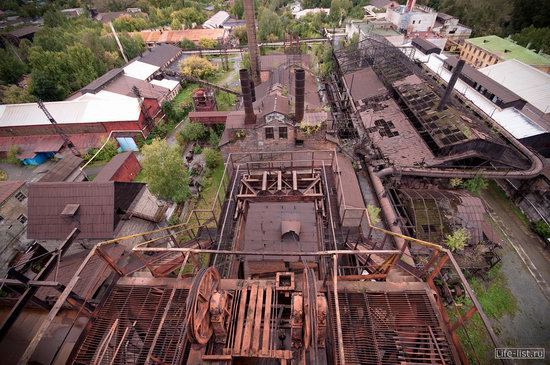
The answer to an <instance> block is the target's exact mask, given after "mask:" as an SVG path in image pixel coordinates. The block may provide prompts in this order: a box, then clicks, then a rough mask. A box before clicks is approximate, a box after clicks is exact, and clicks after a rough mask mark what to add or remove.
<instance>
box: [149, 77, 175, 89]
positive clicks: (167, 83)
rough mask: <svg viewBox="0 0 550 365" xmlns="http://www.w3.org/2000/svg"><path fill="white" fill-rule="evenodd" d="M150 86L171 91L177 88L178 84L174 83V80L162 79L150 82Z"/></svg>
mask: <svg viewBox="0 0 550 365" xmlns="http://www.w3.org/2000/svg"><path fill="white" fill-rule="evenodd" d="M150 84H153V85H157V86H160V87H163V88H165V89H168V90H170V91H172V90H174V89H175V88H176V87H178V85H179V84H180V83H179V81H176V80H169V79H162V80H151V82H150Z"/></svg>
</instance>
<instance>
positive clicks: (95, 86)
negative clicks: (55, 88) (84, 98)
mask: <svg viewBox="0 0 550 365" xmlns="http://www.w3.org/2000/svg"><path fill="white" fill-rule="evenodd" d="M123 72H124V70H123V69H122V68H113V69H112V70H110V71H108V72H106V73H104V74H103V75H101V76H100V77H98V78H97V79H95V80H94V81H92V82H90V83H89V84H88V85H86V86H84V87H83V88H82V89H80V91H81V92H82V93H87V92H92V93H93V92H96V91H98V90H100V89H101V88H102V87H103V86H105V84H107V83H108V82H111V81H113V80H114V79H115V78H117V77H118V76H120V75H122V73H123Z"/></svg>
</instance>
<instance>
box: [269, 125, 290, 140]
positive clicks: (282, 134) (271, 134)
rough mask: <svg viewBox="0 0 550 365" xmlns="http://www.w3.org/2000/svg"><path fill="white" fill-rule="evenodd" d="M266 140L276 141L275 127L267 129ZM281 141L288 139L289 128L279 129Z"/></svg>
mask: <svg viewBox="0 0 550 365" xmlns="http://www.w3.org/2000/svg"><path fill="white" fill-rule="evenodd" d="M265 139H275V128H274V127H265ZM279 139H288V128H287V127H279Z"/></svg>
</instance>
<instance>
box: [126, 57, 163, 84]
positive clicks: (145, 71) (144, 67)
mask: <svg viewBox="0 0 550 365" xmlns="http://www.w3.org/2000/svg"><path fill="white" fill-rule="evenodd" d="M159 69H160V67H158V66H155V65H150V64H148V63H145V62H140V61H134V62H131V63H129V64H128V65H127V66H126V67H124V74H125V75H126V76H130V77H134V78H136V79H139V80H147V79H148V78H149V77H151V75H153V74H154V73H155V72H157V71H158V70H159Z"/></svg>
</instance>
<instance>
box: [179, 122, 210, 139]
mask: <svg viewBox="0 0 550 365" xmlns="http://www.w3.org/2000/svg"><path fill="white" fill-rule="evenodd" d="M179 134H180V138H181V140H182V141H184V142H191V141H200V140H203V139H205V138H206V137H207V136H208V129H206V127H205V126H204V125H202V124H200V123H191V122H189V123H187V124H185V125H184V126H183V128H182V129H181V131H180V133H179Z"/></svg>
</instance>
